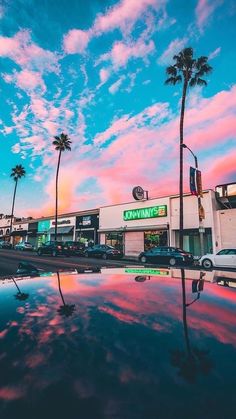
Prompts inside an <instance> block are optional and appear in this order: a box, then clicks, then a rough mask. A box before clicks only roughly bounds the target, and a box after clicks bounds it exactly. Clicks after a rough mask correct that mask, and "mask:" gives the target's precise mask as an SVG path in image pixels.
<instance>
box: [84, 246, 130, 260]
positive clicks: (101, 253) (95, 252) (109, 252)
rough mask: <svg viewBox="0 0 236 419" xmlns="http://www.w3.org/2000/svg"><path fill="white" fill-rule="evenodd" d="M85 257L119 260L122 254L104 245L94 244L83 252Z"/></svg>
mask: <svg viewBox="0 0 236 419" xmlns="http://www.w3.org/2000/svg"><path fill="white" fill-rule="evenodd" d="M84 255H85V257H101V258H102V259H121V258H122V256H123V253H122V252H121V251H120V250H117V249H115V248H114V247H112V246H108V245H106V244H95V245H94V246H92V247H87V248H86V249H85V251H84Z"/></svg>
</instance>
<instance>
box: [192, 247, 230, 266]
mask: <svg viewBox="0 0 236 419" xmlns="http://www.w3.org/2000/svg"><path fill="white" fill-rule="evenodd" d="M199 264H200V265H201V266H203V267H204V268H206V269H210V268H213V267H220V266H222V267H226V268H227V267H228V268H235V269H236V248H234V249H222V250H220V251H219V252H217V253H213V254H206V255H204V256H202V257H201V258H200V259H199Z"/></svg>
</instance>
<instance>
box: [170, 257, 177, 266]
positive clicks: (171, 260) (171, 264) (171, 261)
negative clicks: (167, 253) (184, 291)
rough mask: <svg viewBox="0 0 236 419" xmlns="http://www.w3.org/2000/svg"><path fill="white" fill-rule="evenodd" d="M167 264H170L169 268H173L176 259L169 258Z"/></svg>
mask: <svg viewBox="0 0 236 419" xmlns="http://www.w3.org/2000/svg"><path fill="white" fill-rule="evenodd" d="M169 264H170V266H175V265H176V259H175V258H170V260H169Z"/></svg>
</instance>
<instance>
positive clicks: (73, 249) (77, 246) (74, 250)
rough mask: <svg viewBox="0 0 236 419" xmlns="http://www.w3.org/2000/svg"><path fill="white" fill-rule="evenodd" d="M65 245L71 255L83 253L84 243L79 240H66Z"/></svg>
mask: <svg viewBox="0 0 236 419" xmlns="http://www.w3.org/2000/svg"><path fill="white" fill-rule="evenodd" d="M65 246H67V247H68V249H69V250H70V253H71V254H72V255H83V254H84V249H85V244H84V243H81V242H75V241H66V242H65Z"/></svg>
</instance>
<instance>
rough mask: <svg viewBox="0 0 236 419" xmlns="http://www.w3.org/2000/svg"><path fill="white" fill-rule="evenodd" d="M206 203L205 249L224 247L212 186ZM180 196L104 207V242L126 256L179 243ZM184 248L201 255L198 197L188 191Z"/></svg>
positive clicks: (205, 195) (101, 218) (101, 220)
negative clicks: (120, 250)
mask: <svg viewBox="0 0 236 419" xmlns="http://www.w3.org/2000/svg"><path fill="white" fill-rule="evenodd" d="M202 205H203V207H204V211H205V219H204V220H203V237H204V252H205V253H206V252H212V251H213V252H214V251H217V250H218V249H220V246H221V237H220V234H221V232H220V228H219V215H218V214H217V212H218V211H217V210H218V209H219V206H218V203H217V202H216V199H215V193H214V191H212V190H208V191H204V193H203V198H202ZM178 230H179V197H178V196H168V197H162V198H155V199H148V200H142V201H134V202H129V203H126V204H119V205H112V206H106V207H102V208H100V216H99V230H98V231H99V235H100V243H102V244H105V243H106V244H110V245H112V246H115V247H117V248H119V249H122V250H123V252H124V254H125V255H126V256H136V257H137V256H138V255H139V253H140V252H142V251H143V250H147V249H148V248H150V247H152V246H161V245H162V246H177V247H178V245H179V231H178ZM184 249H185V250H187V251H190V252H192V253H193V254H194V255H196V256H197V255H198V256H199V255H200V234H199V216H198V200H197V198H196V196H193V195H189V194H186V195H184Z"/></svg>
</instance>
